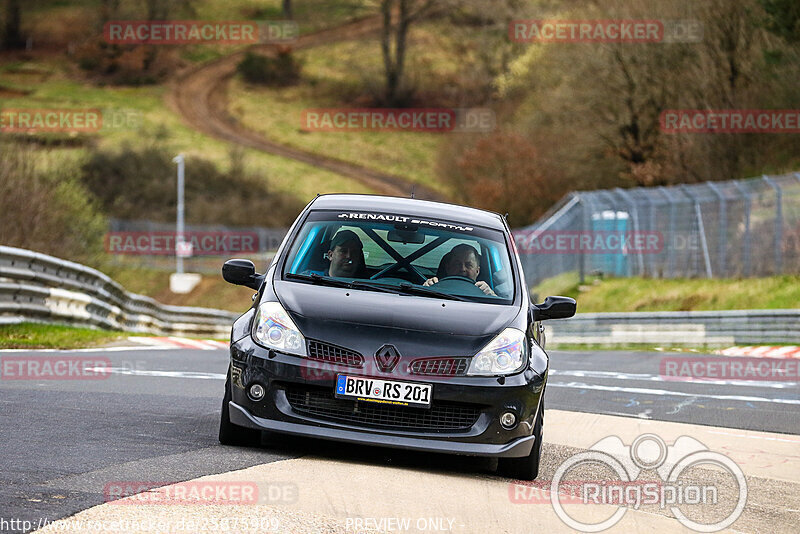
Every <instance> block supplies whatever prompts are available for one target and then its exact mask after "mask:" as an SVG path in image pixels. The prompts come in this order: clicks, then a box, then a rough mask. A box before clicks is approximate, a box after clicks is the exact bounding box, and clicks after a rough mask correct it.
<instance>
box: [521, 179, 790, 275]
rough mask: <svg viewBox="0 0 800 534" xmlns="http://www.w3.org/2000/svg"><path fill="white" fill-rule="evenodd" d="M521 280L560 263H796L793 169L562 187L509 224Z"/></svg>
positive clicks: (737, 269) (680, 268) (639, 269)
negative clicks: (524, 220) (527, 217)
mask: <svg viewBox="0 0 800 534" xmlns="http://www.w3.org/2000/svg"><path fill="white" fill-rule="evenodd" d="M514 240H515V242H516V245H517V248H518V250H519V252H520V254H521V257H522V263H523V269H524V271H525V277H526V281H527V282H528V284H529V286H535V285H537V284H538V283H540V282H541V281H543V280H545V279H547V278H551V277H553V276H557V275H561V274H563V273H568V272H575V273H577V274H578V275H579V276H580V279H581V281H583V280H584V277H585V275H586V274H601V275H610V276H618V277H627V276H645V277H652V278H700V277H705V278H730V277H745V278H746V277H756V276H768V275H776V274H797V273H800V173H793V174H786V175H780V176H766V175H765V176H762V177H760V178H752V179H747V180H733V181H726V182H706V183H702V184H693V185H679V186H674V187H656V188H635V189H619V188H618V189H609V190H602V191H578V192H573V193H570V194H569V195H568V196H566V197H565V198H564V199H562V200H561V201H560V202H559V203H558V204H557V205H556V206H554V207H553V208H552V209H551V210H550V211H549V212H548V213H547V214H546V215H545V216H544V217H542V218H541V219H540V220H539V221H537V222H536V223H535V224H533V225H531V226H529V227H526V228H522V229H518V230H515V231H514Z"/></svg>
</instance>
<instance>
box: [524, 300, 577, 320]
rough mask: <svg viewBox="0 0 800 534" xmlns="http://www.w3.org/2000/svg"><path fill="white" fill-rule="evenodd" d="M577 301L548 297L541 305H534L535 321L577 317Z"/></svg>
mask: <svg viewBox="0 0 800 534" xmlns="http://www.w3.org/2000/svg"><path fill="white" fill-rule="evenodd" d="M577 307H578V305H577V303H576V302H575V299H573V298H569V297H547V298H546V299H544V302H543V303H541V304H534V305H533V320H534V321H544V320H545V319H566V318H568V317H572V316H573V315H575V311H576V310H577Z"/></svg>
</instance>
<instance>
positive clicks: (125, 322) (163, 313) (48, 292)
mask: <svg viewBox="0 0 800 534" xmlns="http://www.w3.org/2000/svg"><path fill="white" fill-rule="evenodd" d="M236 317H238V314H236V313H233V312H227V311H222V310H214V309H209V308H192V307H184V306H167V305H165V304H161V303H159V302H156V301H155V300H153V299H151V298H149V297H145V296H142V295H136V294H134V293H129V292H127V291H125V289H124V288H123V287H122V286H121V285H120V284H118V283H117V282H115V281H114V280H112V279H111V278H109V277H108V276H106V275H105V274H103V273H101V272H100V271H98V270H96V269H92V268H90V267H86V266H85V265H81V264H79V263H74V262H71V261H66V260H62V259H59V258H56V257H53V256H48V255H46V254H40V253H38V252H32V251H30V250H24V249H20V248H14V247H6V246H0V323H2V322H5V323H9V322H19V321H21V320H37V321H39V322H58V323H64V322H67V323H72V324H77V325H90V326H97V327H101V328H110V329H116V330H123V331H128V332H149V333H153V334H161V335H186V334H189V335H208V336H216V337H225V338H227V337H228V336H229V335H230V329H231V324H232V323H233V321H234V320H235V319H236Z"/></svg>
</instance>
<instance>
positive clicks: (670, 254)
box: [658, 185, 676, 278]
mask: <svg viewBox="0 0 800 534" xmlns="http://www.w3.org/2000/svg"><path fill="white" fill-rule="evenodd" d="M658 190H659V191H660V192H661V194H662V195H664V197H665V198H666V199H667V203H668V204H669V230H668V233H669V243H668V247H669V249H668V250H667V272H668V273H669V276H668V277H669V278H675V236H674V235H673V234H674V232H675V218H676V213H675V204H676V203H675V202H674V201H673V199H672V195H670V194H669V191H667V188H666V187H664V186H663V185H662V186H659V188H658Z"/></svg>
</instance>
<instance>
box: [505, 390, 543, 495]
mask: <svg viewBox="0 0 800 534" xmlns="http://www.w3.org/2000/svg"><path fill="white" fill-rule="evenodd" d="M543 427H544V401H543V402H542V405H541V406H540V407H539V413H538V414H536V424H535V425H534V427H533V435H534V436H536V441H535V442H534V443H533V448H532V449H531V453H530V454H529V455H528V456H523V457H521V458H500V461H499V462H498V465H497V472H498V474H500V475H502V476H506V477H508V478H514V479H517V480H535V479H536V477H538V476H539V459H540V458H541V456H542V429H543Z"/></svg>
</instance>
